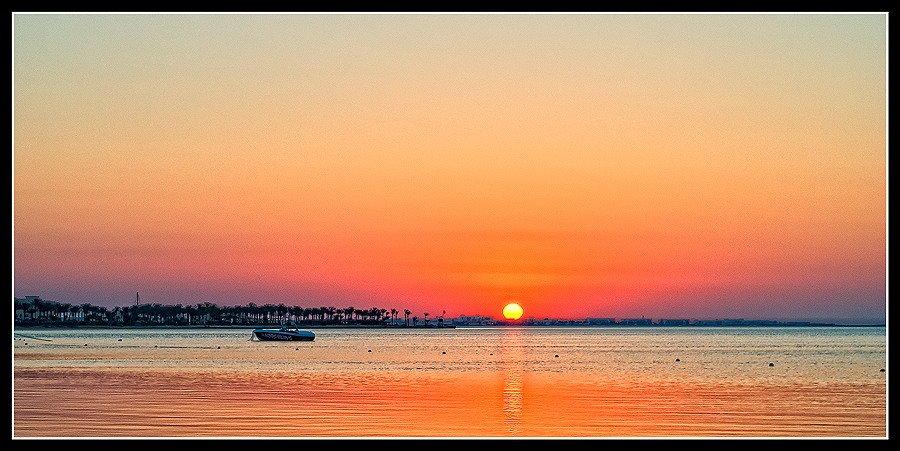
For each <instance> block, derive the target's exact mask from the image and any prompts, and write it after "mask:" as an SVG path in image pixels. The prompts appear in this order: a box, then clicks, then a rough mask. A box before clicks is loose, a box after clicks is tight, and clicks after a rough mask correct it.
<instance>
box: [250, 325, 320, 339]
mask: <svg viewBox="0 0 900 451" xmlns="http://www.w3.org/2000/svg"><path fill="white" fill-rule="evenodd" d="M251 338H256V339H258V340H260V341H313V340H315V339H316V334H314V333H312V332H310V331H307V330H298V329H295V328H289V327H287V326H281V328H280V329H254V330H253V336H252V337H251Z"/></svg>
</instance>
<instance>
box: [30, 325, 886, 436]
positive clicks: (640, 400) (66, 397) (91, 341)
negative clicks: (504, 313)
mask: <svg viewBox="0 0 900 451" xmlns="http://www.w3.org/2000/svg"><path fill="white" fill-rule="evenodd" d="M309 330H311V331H313V332H315V333H316V338H315V341H312V342H260V341H254V340H251V329H245V328H154V329H150V328H148V329H136V328H119V329H94V328H62V327H60V328H35V327H33V328H22V329H15V330H14V339H13V343H14V344H13V438H594V439H603V438H769V437H776V438H887V436H888V427H887V404H888V403H887V333H886V328H885V327H692V326H688V327H662V326H659V327H628V326H611V327H537V326H531V327H507V326H502V327H457V328H428V329H425V328H405V327H397V328H313V329H309Z"/></svg>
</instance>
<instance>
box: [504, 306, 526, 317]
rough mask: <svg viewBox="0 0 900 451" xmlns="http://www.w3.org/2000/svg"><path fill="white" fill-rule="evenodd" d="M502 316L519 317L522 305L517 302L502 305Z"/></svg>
mask: <svg viewBox="0 0 900 451" xmlns="http://www.w3.org/2000/svg"><path fill="white" fill-rule="evenodd" d="M503 316H505V317H506V319H519V318H521V317H522V307H519V304H509V305H507V306H506V307H503Z"/></svg>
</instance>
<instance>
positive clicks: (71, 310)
mask: <svg viewBox="0 0 900 451" xmlns="http://www.w3.org/2000/svg"><path fill="white" fill-rule="evenodd" d="M15 303H16V311H17V312H16V322H17V323H20V324H25V325H31V324H47V323H60V324H67V323H72V324H90V325H121V326H147V325H171V326H180V325H258V324H259V325H266V324H286V323H294V324H298V325H344V324H352V325H406V326H410V325H412V326H417V325H418V323H419V318H418V317H417V316H411V315H412V312H411V311H410V310H409V309H404V310H403V311H402V312H401V311H399V310H397V309H384V308H378V307H372V308H369V309H358V308H354V307H346V308H337V307H300V306H287V305H285V304H277V305H276V304H264V305H257V304H254V303H252V302H251V303H249V304H247V305H243V306H233V307H231V306H218V305H216V304H214V303H211V302H204V303H200V304H195V305H182V304H175V305H162V304H136V305H132V306H126V307H115V308H113V309H108V308H106V307H103V306H95V305H91V304H80V305H73V304H67V303H60V302H55V301H47V300H42V299H40V298H31V299H27V300H23V299H15ZM401 314H402V315H403V321H402V323H401V322H400V315H401ZM424 316H425V319H424V324H425V325H426V326H427V325H428V316H429V314H428V313H425V315H424ZM438 322H439V323H443V317H439V318H438Z"/></svg>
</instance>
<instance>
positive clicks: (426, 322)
mask: <svg viewBox="0 0 900 451" xmlns="http://www.w3.org/2000/svg"><path fill="white" fill-rule="evenodd" d="M425 325H426V326H428V313H425Z"/></svg>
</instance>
